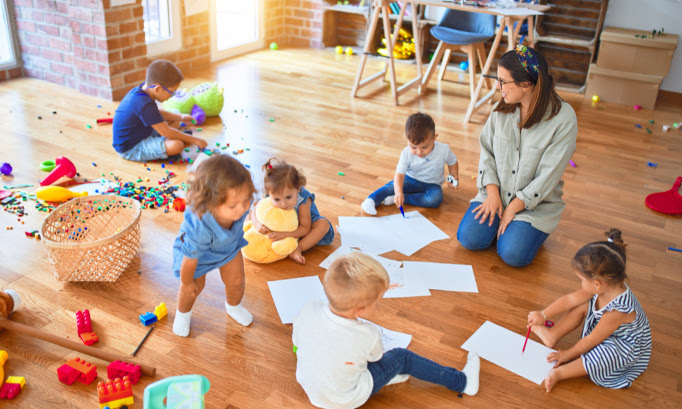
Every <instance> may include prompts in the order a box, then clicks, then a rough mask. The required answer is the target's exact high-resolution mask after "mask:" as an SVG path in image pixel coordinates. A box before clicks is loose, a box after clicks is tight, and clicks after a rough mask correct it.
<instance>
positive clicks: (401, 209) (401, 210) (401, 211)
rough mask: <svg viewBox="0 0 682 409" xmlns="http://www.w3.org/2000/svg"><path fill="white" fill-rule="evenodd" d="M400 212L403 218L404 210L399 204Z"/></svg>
mask: <svg viewBox="0 0 682 409" xmlns="http://www.w3.org/2000/svg"><path fill="white" fill-rule="evenodd" d="M400 214H402V215H403V219H404V218H405V211H404V210H403V207H402V206H400Z"/></svg>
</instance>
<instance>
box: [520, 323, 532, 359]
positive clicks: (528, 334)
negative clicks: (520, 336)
mask: <svg viewBox="0 0 682 409" xmlns="http://www.w3.org/2000/svg"><path fill="white" fill-rule="evenodd" d="M529 336H530V327H528V333H527V334H526V341H525V342H524V343H523V349H522V350H521V355H523V353H524V352H526V344H527V343H528V337H529Z"/></svg>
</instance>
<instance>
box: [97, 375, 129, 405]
mask: <svg viewBox="0 0 682 409" xmlns="http://www.w3.org/2000/svg"><path fill="white" fill-rule="evenodd" d="M97 395H98V397H99V407H100V409H104V408H105V407H107V406H108V407H109V408H111V409H114V408H120V407H121V406H123V405H132V404H133V403H134V402H133V388H132V386H131V385H130V379H129V378H128V377H127V376H124V377H123V379H121V378H116V379H114V380H113V381H106V382H100V383H99V384H97Z"/></svg>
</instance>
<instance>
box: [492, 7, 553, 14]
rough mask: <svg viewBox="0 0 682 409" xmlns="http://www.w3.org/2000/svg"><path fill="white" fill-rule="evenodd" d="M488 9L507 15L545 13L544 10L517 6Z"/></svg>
mask: <svg viewBox="0 0 682 409" xmlns="http://www.w3.org/2000/svg"><path fill="white" fill-rule="evenodd" d="M488 10H490V11H493V12H495V13H499V14H502V15H505V16H541V15H543V14H545V13H543V12H540V11H536V10H531V9H527V8H524V7H516V8H512V9H498V8H491V9H488Z"/></svg>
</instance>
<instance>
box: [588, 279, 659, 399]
mask: <svg viewBox="0 0 682 409" xmlns="http://www.w3.org/2000/svg"><path fill="white" fill-rule="evenodd" d="M625 287H626V290H625V291H624V292H623V293H622V294H620V295H618V296H617V297H616V298H614V299H613V300H612V301H611V302H610V303H608V304H607V305H605V306H604V307H603V308H602V309H600V310H597V309H596V302H597V295H596V294H595V296H594V297H592V299H591V300H590V309H589V311H588V313H587V317H586V318H585V326H584V327H583V335H582V336H583V337H586V336H587V335H589V334H590V333H591V332H592V330H594V328H595V327H596V326H597V323H599V320H600V319H601V317H602V315H603V314H604V312H606V311H620V312H623V313H626V314H629V313H631V312H632V311H635V313H636V314H637V317H636V318H635V320H634V321H632V322H630V323H627V324H621V326H620V327H618V329H617V330H616V331H615V332H614V333H613V334H611V336H609V337H608V338H606V339H605V340H604V342H602V343H601V344H599V345H597V346H596V347H594V348H593V349H592V350H591V351H589V352H587V353H586V354H584V355H583V356H582V360H583V366H584V367H585V370H586V371H587V374H588V375H589V376H590V379H592V381H593V382H594V383H596V384H597V385H599V386H603V387H605V388H613V389H619V388H627V387H629V386H630V385H632V381H634V380H635V378H637V377H638V376H639V375H640V374H641V373H642V372H644V370H645V369H646V368H647V366H648V365H649V358H650V357H651V328H649V320H648V319H647V318H646V315H645V314H644V310H643V309H642V306H641V305H640V304H639V301H638V300H637V297H635V295H634V294H633V293H632V291H631V290H630V287H628V286H627V285H626V286H625Z"/></svg>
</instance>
